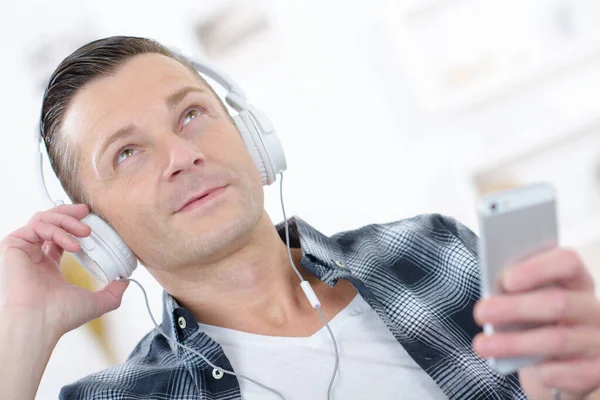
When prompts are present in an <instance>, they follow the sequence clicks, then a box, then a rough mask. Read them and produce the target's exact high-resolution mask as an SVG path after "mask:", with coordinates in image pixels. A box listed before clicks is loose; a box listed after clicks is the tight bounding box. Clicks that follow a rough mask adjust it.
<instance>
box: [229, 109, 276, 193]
mask: <svg viewBox="0 0 600 400" xmlns="http://www.w3.org/2000/svg"><path fill="white" fill-rule="evenodd" d="M233 122H235V126H236V127H237V129H238V131H239V132H240V136H241V137H242V140H243V141H244V144H245V145H246V149H247V150H248V152H249V153H250V157H252V161H254V165H255V166H256V168H257V169H258V173H259V174H260V177H261V179H262V184H263V186H264V185H269V184H270V183H271V182H272V181H271V182H269V172H268V168H267V166H268V165H269V160H268V155H267V154H266V149H265V147H264V145H263V143H262V141H261V140H260V137H259V136H258V131H257V130H256V127H255V126H254V123H253V122H252V120H251V119H250V117H249V115H248V112H247V111H242V112H240V113H239V114H238V115H234V116H233ZM273 178H274V177H273ZM273 180H274V179H273Z"/></svg>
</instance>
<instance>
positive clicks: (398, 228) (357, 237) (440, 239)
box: [332, 214, 477, 256]
mask: <svg viewBox="0 0 600 400" xmlns="http://www.w3.org/2000/svg"><path fill="white" fill-rule="evenodd" d="M332 239H334V240H336V241H337V242H338V243H339V244H340V245H341V246H349V245H354V244H355V242H368V241H372V242H376V243H380V244H382V245H384V246H385V245H391V246H393V247H396V246H397V244H398V242H400V243H404V244H405V245H407V246H410V245H414V244H416V243H417V242H420V243H428V244H430V245H431V246H448V245H458V246H462V247H464V248H465V249H466V250H467V251H469V252H471V253H472V254H473V256H476V255H477V236H476V235H475V234H474V233H473V232H472V231H471V230H470V229H469V228H468V227H466V226H465V225H463V224H462V223H460V222H458V221H457V220H456V219H454V218H453V217H449V216H445V215H442V214H420V215H417V216H414V217H411V218H405V219H400V220H396V221H392V222H386V223H373V224H369V225H365V226H362V227H360V228H357V229H353V230H348V231H344V232H339V233H337V234H335V235H333V236H332ZM407 249H408V248H406V249H405V250H407Z"/></svg>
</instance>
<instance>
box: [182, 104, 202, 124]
mask: <svg viewBox="0 0 600 400" xmlns="http://www.w3.org/2000/svg"><path fill="white" fill-rule="evenodd" d="M200 114H201V113H200V110H198V109H197V108H192V109H191V110H189V111H188V112H187V113H185V118H184V119H183V126H186V125H187V124H188V123H189V122H191V121H192V120H193V119H195V118H196V117H199V116H200Z"/></svg>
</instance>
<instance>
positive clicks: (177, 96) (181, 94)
mask: <svg viewBox="0 0 600 400" xmlns="http://www.w3.org/2000/svg"><path fill="white" fill-rule="evenodd" d="M190 92H200V93H206V90H205V89H202V88H199V87H197V86H185V87H182V88H181V89H179V90H178V91H176V92H175V93H173V94H171V95H169V97H167V98H166V99H165V103H166V105H167V108H168V109H169V110H172V109H173V108H175V107H176V106H177V105H178V104H179V103H181V102H182V101H183V99H184V98H185V96H187V94H188V93H190Z"/></svg>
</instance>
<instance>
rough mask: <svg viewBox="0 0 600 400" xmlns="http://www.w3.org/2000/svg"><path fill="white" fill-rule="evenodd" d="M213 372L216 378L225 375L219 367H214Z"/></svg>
mask: <svg viewBox="0 0 600 400" xmlns="http://www.w3.org/2000/svg"><path fill="white" fill-rule="evenodd" d="M212 374H213V378H215V379H221V378H222V377H223V375H224V373H223V370H222V369H219V368H215V369H213V372H212Z"/></svg>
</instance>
